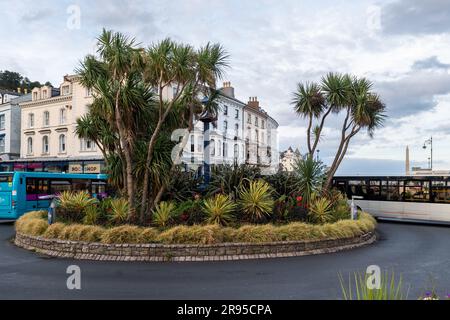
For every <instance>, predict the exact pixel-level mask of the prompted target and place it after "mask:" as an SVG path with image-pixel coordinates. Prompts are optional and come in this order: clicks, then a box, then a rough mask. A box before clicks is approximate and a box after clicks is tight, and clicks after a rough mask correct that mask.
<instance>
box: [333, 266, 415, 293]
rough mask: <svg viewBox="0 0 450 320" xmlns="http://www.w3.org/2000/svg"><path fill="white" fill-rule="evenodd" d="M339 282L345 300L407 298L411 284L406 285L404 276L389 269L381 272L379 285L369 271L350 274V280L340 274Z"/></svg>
mask: <svg viewBox="0 0 450 320" xmlns="http://www.w3.org/2000/svg"><path fill="white" fill-rule="evenodd" d="M338 276H339V282H340V285H341V290H342V297H343V299H344V300H406V299H407V298H408V293H409V286H408V288H405V287H404V283H403V277H402V275H400V276H399V277H396V276H395V273H394V271H392V273H391V274H389V273H388V271H385V272H384V273H383V272H381V273H380V275H379V276H380V279H379V286H376V285H374V283H373V282H372V281H373V280H372V279H373V278H372V277H373V276H374V275H370V274H368V273H364V275H363V274H362V273H361V272H355V273H354V274H353V276H352V275H351V274H349V275H348V281H345V280H344V277H343V276H342V275H341V274H339V275H338Z"/></svg>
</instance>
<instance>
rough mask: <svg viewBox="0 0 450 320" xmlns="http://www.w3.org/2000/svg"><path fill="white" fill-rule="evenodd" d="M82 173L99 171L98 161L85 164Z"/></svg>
mask: <svg viewBox="0 0 450 320" xmlns="http://www.w3.org/2000/svg"><path fill="white" fill-rule="evenodd" d="M84 173H100V163H89V164H85V165H84Z"/></svg>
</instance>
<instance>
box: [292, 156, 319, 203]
mask: <svg viewBox="0 0 450 320" xmlns="http://www.w3.org/2000/svg"><path fill="white" fill-rule="evenodd" d="M294 172H295V173H296V174H297V176H298V181H297V189H298V190H299V192H300V193H301V195H302V197H303V203H304V204H305V205H306V206H307V205H309V203H310V201H311V195H312V194H313V193H319V192H320V191H321V189H322V184H323V182H324V179H325V166H324V164H323V163H322V162H320V161H317V160H315V159H313V157H311V156H305V157H302V158H301V159H299V160H298V161H297V162H296V164H295V168H294Z"/></svg>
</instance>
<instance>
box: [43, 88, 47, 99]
mask: <svg viewBox="0 0 450 320" xmlns="http://www.w3.org/2000/svg"><path fill="white" fill-rule="evenodd" d="M42 99H47V90H42Z"/></svg>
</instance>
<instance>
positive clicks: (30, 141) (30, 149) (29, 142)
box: [27, 137, 33, 154]
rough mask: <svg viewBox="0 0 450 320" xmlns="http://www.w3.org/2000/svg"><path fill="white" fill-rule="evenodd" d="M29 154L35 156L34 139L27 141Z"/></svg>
mask: <svg viewBox="0 0 450 320" xmlns="http://www.w3.org/2000/svg"><path fill="white" fill-rule="evenodd" d="M27 154H33V138H31V137H29V138H28V139H27Z"/></svg>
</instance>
